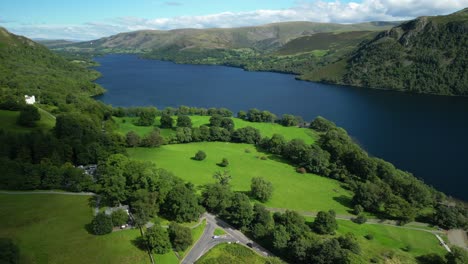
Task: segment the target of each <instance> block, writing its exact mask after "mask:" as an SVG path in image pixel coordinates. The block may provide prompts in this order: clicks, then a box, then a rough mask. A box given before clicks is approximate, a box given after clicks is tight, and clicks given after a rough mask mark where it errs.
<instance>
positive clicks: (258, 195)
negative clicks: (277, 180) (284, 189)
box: [250, 177, 273, 202]
mask: <svg viewBox="0 0 468 264" xmlns="http://www.w3.org/2000/svg"><path fill="white" fill-rule="evenodd" d="M250 194H251V195H252V196H253V197H254V198H255V199H257V200H259V201H261V202H266V201H268V200H269V199H270V198H271V196H272V195H273V185H272V184H271V182H269V181H266V180H265V179H264V178H261V177H254V178H252V180H251V184H250Z"/></svg>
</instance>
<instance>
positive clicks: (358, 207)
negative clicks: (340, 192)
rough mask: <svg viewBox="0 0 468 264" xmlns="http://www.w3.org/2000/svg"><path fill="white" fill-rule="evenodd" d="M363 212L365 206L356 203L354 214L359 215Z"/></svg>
mask: <svg viewBox="0 0 468 264" xmlns="http://www.w3.org/2000/svg"><path fill="white" fill-rule="evenodd" d="M362 212H364V208H362V206H361V205H360V204H356V205H355V206H354V208H353V214H355V215H359V214H361V213H362Z"/></svg>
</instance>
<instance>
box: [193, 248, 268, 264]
mask: <svg viewBox="0 0 468 264" xmlns="http://www.w3.org/2000/svg"><path fill="white" fill-rule="evenodd" d="M196 263H197V264H204V263H206V264H208V263H210V264H217V263H219V264H226V263H230V264H231V263H232V264H234V263H239V264H240V263H249V264H260V263H262V264H263V263H266V259H265V258H263V257H261V256H260V255H258V254H256V253H255V252H253V251H252V250H250V249H248V248H246V247H244V246H241V245H237V244H220V245H217V246H215V247H214V248H212V249H210V251H208V252H207V253H206V254H205V255H203V256H202V257H201V258H200V259H199V260H198V261H197V262H196Z"/></svg>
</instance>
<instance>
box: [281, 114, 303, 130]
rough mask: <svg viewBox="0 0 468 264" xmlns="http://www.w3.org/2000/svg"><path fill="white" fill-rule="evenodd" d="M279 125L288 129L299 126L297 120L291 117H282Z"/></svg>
mask: <svg viewBox="0 0 468 264" xmlns="http://www.w3.org/2000/svg"><path fill="white" fill-rule="evenodd" d="M280 123H281V125H283V126H286V127H290V126H297V125H298V124H299V121H298V118H297V117H295V116H293V115H283V118H281V120H280Z"/></svg>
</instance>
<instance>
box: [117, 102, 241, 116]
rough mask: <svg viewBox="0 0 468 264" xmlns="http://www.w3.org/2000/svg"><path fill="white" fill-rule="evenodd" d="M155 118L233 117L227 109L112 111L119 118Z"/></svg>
mask: <svg viewBox="0 0 468 264" xmlns="http://www.w3.org/2000/svg"><path fill="white" fill-rule="evenodd" d="M148 113H149V114H150V115H152V114H153V113H154V115H155V116H162V115H169V116H180V115H200V116H213V115H220V116H223V117H231V116H232V112H231V111H230V110H229V109H226V108H208V109H207V108H197V107H188V106H183V105H182V106H179V107H178V108H173V107H166V108H164V109H163V110H158V109H157V108H155V107H152V106H148V107H127V108H125V107H117V108H114V109H113V110H112V115H114V116H117V117H125V116H130V117H140V116H142V115H143V116H144V115H148Z"/></svg>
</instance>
